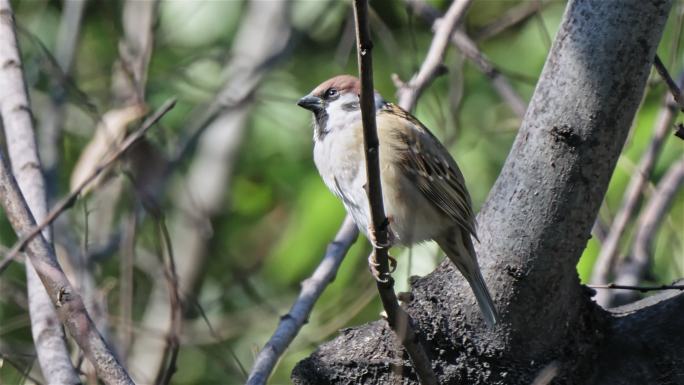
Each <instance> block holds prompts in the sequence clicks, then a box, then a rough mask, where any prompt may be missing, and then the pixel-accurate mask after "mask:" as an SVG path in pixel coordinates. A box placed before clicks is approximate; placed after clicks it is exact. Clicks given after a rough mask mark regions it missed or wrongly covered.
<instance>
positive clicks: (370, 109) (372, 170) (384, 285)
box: [354, 0, 469, 385]
mask: <svg viewBox="0 0 684 385" xmlns="http://www.w3.org/2000/svg"><path fill="white" fill-rule="evenodd" d="M457 3H459V4H460V5H461V8H459V9H456V10H454V9H453V8H454V7H453V6H452V8H451V9H450V10H449V12H448V16H447V19H448V20H450V22H451V23H453V25H452V26H451V27H447V28H448V29H447V28H445V30H443V31H441V32H440V34H439V39H441V40H442V41H441V42H439V43H437V45H440V46H441V48H440V49H436V50H435V52H437V51H441V53H440V54H434V53H433V55H435V56H437V55H439V57H438V58H437V57H434V60H433V64H426V65H424V67H425V68H428V69H427V70H426V71H425V72H423V71H421V73H422V75H421V73H419V75H417V76H416V77H415V78H414V79H423V77H424V76H427V74H428V73H429V72H432V71H434V69H435V68H437V66H438V65H439V62H440V61H441V56H442V55H443V52H444V46H446V44H447V43H448V40H447V39H448V37H449V35H451V32H452V31H453V28H454V26H455V24H456V20H457V19H459V18H460V15H462V14H463V12H464V10H465V8H466V6H467V4H468V3H469V1H461V2H457ZM457 8H458V7H457ZM354 18H355V19H356V41H357V47H356V48H357V60H358V63H359V77H360V79H361V117H362V121H363V142H364V147H365V156H366V175H367V178H368V181H367V183H366V187H367V188H366V192H367V194H368V201H369V205H370V209H371V213H370V214H371V215H370V219H371V229H370V233H371V234H372V236H373V237H374V238H375V239H374V241H375V244H374V245H373V247H374V250H373V252H374V253H375V260H376V262H377V263H378V272H379V276H380V277H383V278H384V277H387V279H386V280H385V281H382V280H378V281H377V287H378V292H379V294H380V299H381V301H382V305H383V307H384V308H385V312H386V314H387V321H388V323H389V325H390V327H391V328H392V330H393V331H394V332H395V333H396V335H397V337H398V338H399V340H400V341H401V343H402V344H403V345H404V347H405V348H406V351H407V352H408V355H409V357H410V358H411V361H412V363H413V368H414V370H415V371H416V374H417V375H418V378H419V380H420V382H421V383H422V384H424V385H432V384H434V385H436V384H437V377H436V376H435V373H434V372H433V371H432V365H431V364H430V359H429V358H428V356H427V354H426V353H425V351H424V350H423V347H422V346H421V344H420V341H419V339H418V336H417V335H416V334H415V332H414V331H413V329H412V325H411V319H410V317H409V315H408V314H407V313H406V312H405V311H404V310H403V309H402V308H401V307H400V306H399V304H398V300H397V296H396V294H395V293H394V281H393V280H392V278H391V276H390V274H389V261H388V249H387V248H386V247H378V246H377V245H384V244H387V243H388V240H389V236H388V221H387V217H386V216H385V209H384V205H383V201H382V186H381V184H380V159H379V151H378V145H379V140H378V133H377V128H376V122H375V96H374V95H375V93H374V90H373V62H372V55H371V51H372V48H373V43H372V41H371V37H370V30H369V27H368V2H367V0H355V1H354ZM445 24H448V22H446V21H445ZM436 40H437V38H436ZM433 45H435V44H434V43H433ZM428 56H430V54H428ZM426 61H428V60H426ZM424 64H425V63H424ZM430 67H432V69H429V68H430ZM419 81H420V83H421V84H422V85H421V87H423V86H424V84H425V81H424V80H419ZM416 84H418V83H416ZM418 94H419V92H418V93H416V94H415V95H416V96H417V95H418ZM413 98H414V99H413V100H414V101H413V102H412V103H411V104H413V103H415V97H413Z"/></svg>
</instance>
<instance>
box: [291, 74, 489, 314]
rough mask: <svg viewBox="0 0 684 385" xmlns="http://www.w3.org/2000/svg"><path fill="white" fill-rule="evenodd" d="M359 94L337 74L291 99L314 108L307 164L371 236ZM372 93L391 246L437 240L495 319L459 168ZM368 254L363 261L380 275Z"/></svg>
mask: <svg viewBox="0 0 684 385" xmlns="http://www.w3.org/2000/svg"><path fill="white" fill-rule="evenodd" d="M360 93H361V83H360V81H359V80H358V79H357V78H356V77H354V76H351V75H339V76H336V77H333V78H331V79H329V80H326V81H324V82H323V83H321V84H320V85H319V86H317V87H316V88H314V90H313V91H311V93H310V94H308V95H306V96H304V97H303V98H301V99H299V101H298V102H297V105H299V106H300V107H303V108H305V109H307V110H310V111H311V112H313V126H314V133H313V142H314V150H313V153H314V163H315V164H316V168H317V169H318V172H319V173H320V175H321V178H322V179H323V182H325V184H326V186H327V187H328V188H329V189H330V191H331V192H332V193H333V194H334V195H335V196H337V197H338V198H339V199H340V200H341V201H342V203H343V204H344V207H345V209H346V210H347V212H348V213H349V215H351V217H352V218H353V219H354V222H356V225H357V226H358V228H359V230H360V231H361V232H362V233H363V234H365V236H366V237H367V238H368V239H369V240H370V241H371V242H372V243H373V242H375V240H374V237H373V234H372V232H371V231H370V230H369V225H370V221H371V219H370V209H369V203H368V197H367V195H366V189H365V186H366V183H367V180H366V166H365V150H364V142H363V127H362V123H361V109H360ZM374 99H375V108H376V117H375V118H376V124H377V132H378V139H379V161H380V178H381V187H382V198H383V203H384V206H385V215H386V216H387V219H388V221H389V234H390V242H391V245H402V246H410V245H412V244H415V243H420V242H423V241H428V240H434V241H436V242H437V244H439V246H440V248H441V249H442V250H443V251H444V252H445V253H446V255H447V257H448V258H449V259H450V260H451V262H453V264H454V265H456V267H457V268H458V270H459V271H460V272H461V274H463V276H464V277H465V278H466V280H467V281H468V283H469V284H470V287H471V288H472V290H473V293H474V294H475V298H476V299H477V303H478V305H479V307H480V310H481V311H482V314H483V316H484V319H485V321H486V322H487V323H488V324H489V325H494V324H495V323H496V322H497V319H498V314H497V311H496V308H495V307H494V302H493V301H492V297H491V295H490V294H489V290H488V289H487V285H486V284H485V281H484V278H483V277H482V273H481V272H480V268H479V266H478V263H477V256H476V254H475V249H474V247H473V242H472V239H471V236H473V237H475V239H477V234H476V230H475V218H474V214H473V209H472V206H471V201H470V195H469V193H468V190H467V189H466V185H465V181H464V179H463V174H462V173H461V171H460V169H459V168H458V165H456V161H454V159H453V158H452V157H451V155H450V154H449V152H448V151H447V149H446V148H445V147H444V145H443V144H442V143H441V142H440V141H439V140H438V139H437V138H436V137H435V136H434V135H433V134H432V133H431V132H430V131H429V130H428V129H427V128H426V127H425V126H424V125H423V124H422V123H421V122H420V121H418V119H416V118H415V117H414V116H413V115H411V114H410V113H408V112H407V111H405V110H403V109H402V108H400V107H399V106H397V105H394V104H392V103H388V102H386V101H385V99H383V97H382V96H381V95H380V94H379V93H378V92H377V91H376V92H375V96H374ZM383 246H385V245H383ZM386 246H390V245H386ZM373 256H374V255H371V258H369V265H370V268H371V271H372V272H373V275H374V276H375V278H376V279H378V280H381V278H380V277H379V275H378V272H377V270H376V269H375V267H377V263H375V261H374V260H373Z"/></svg>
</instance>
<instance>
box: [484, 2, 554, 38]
mask: <svg viewBox="0 0 684 385" xmlns="http://www.w3.org/2000/svg"><path fill="white" fill-rule="evenodd" d="M548 3H549V2H546V1H525V2H522V3H521V4H520V5H518V6H515V7H513V8H511V9H509V10H508V11H506V12H505V13H504V14H503V15H501V17H499V18H498V19H496V20H494V21H493V22H491V23H490V24H488V25H485V26H484V27H482V28H480V29H479V30H477V31H475V33H473V39H475V40H476V41H481V40H487V39H490V38H492V37H494V36H496V35H498V34H500V33H501V32H503V31H505V30H507V29H509V28H511V27H514V26H516V25H518V24H520V23H522V22H524V21H525V20H527V19H529V18H530V17H532V16H534V15H535V14H536V13H537V12H539V11H541V9H542V8H543V7H544V6H546V5H547V4H548Z"/></svg>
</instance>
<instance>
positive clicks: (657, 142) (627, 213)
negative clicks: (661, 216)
mask: <svg viewBox="0 0 684 385" xmlns="http://www.w3.org/2000/svg"><path fill="white" fill-rule="evenodd" d="M681 82H684V76H682V77H681V79H680V83H681ZM675 87H677V86H676V85H675ZM673 100H674V99H673V95H672V94H670V95H667V96H666V97H665V99H664V100H663V107H662V109H661V110H660V113H659V115H658V119H657V120H656V124H655V126H654V127H653V135H652V137H651V141H650V142H649V144H648V147H647V148H646V150H645V151H644V154H643V155H642V156H641V159H640V160H639V165H638V166H637V170H636V171H635V172H634V174H633V175H632V178H631V179H630V181H629V185H628V186H627V189H626V190H625V194H624V197H623V200H622V203H621V205H620V208H619V209H618V211H617V213H616V214H615V217H614V219H613V223H612V225H611V226H610V229H609V231H608V234H607V235H606V237H605V239H604V241H603V242H602V244H601V251H600V253H599V255H598V258H597V259H596V262H595V264H594V270H593V272H592V276H591V282H592V283H594V284H604V283H606V282H609V281H610V280H611V278H610V274H611V273H612V272H613V268H614V267H615V259H616V257H617V255H618V251H619V247H620V240H621V238H622V235H623V233H624V231H625V229H626V228H627V225H628V223H629V221H630V219H631V218H632V217H633V216H634V214H635V211H636V209H637V206H638V204H639V202H640V199H641V194H642V192H643V189H644V187H645V186H646V184H647V183H648V181H649V179H650V177H651V173H652V172H653V169H654V167H655V164H656V162H657V160H658V157H659V156H660V152H661V150H662V148H663V145H664V144H665V140H666V138H667V135H668V132H670V130H671V127H672V123H673V121H674V119H675V117H676V115H677V107H676V105H675V104H674V103H673ZM613 294H614V293H613V292H599V293H598V295H597V296H596V302H598V303H599V304H601V305H603V306H610V304H611V301H612V298H613Z"/></svg>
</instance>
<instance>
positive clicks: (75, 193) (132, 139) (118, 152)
mask: <svg viewBox="0 0 684 385" xmlns="http://www.w3.org/2000/svg"><path fill="white" fill-rule="evenodd" d="M175 104H176V100H175V99H170V100H167V101H166V102H164V104H162V106H161V107H159V109H158V110H157V111H156V112H155V113H154V114H152V115H151V116H150V117H149V118H147V119H145V122H143V124H142V125H141V126H140V128H138V129H137V130H136V131H135V132H133V133H132V134H131V135H129V136H128V137H126V139H125V140H124V141H123V143H121V146H120V147H119V148H117V149H115V151H114V152H112V154H111V155H109V156H108V157H107V158H106V159H105V160H104V161H103V162H102V163H100V164H99V165H98V166H97V167H95V168H94V169H93V170H92V172H91V173H90V174H89V175H86V176H84V177H83V180H82V181H81V182H80V183H79V184H78V185H76V186H75V187H74V189H73V190H72V192H71V193H69V195H67V196H66V197H64V198H62V200H60V201H59V203H57V204H56V205H55V206H54V207H53V208H52V209H51V210H50V212H49V213H47V214H46V215H45V216H44V218H45V219H43V220H42V221H41V222H40V224H38V225H37V226H35V227H33V228H31V229H30V230H29V231H27V232H26V235H24V236H23V237H21V239H19V241H17V243H15V244H14V246H12V248H11V249H10V250H9V251H8V252H7V254H6V255H5V258H4V259H3V261H2V262H0V273H1V272H2V271H3V270H4V269H5V268H6V267H7V265H8V264H9V263H10V262H11V261H12V260H14V259H15V258H16V256H17V254H18V253H19V252H20V251H22V250H23V249H24V248H25V247H26V245H28V243H29V242H31V240H33V238H35V237H36V236H37V235H38V234H40V233H41V232H42V231H43V230H44V229H46V228H48V226H50V225H51V224H52V223H53V222H54V221H55V220H56V219H57V218H58V217H59V216H60V215H61V214H62V213H63V212H64V211H66V210H67V209H69V208H70V207H71V206H73V204H74V202H75V201H76V199H77V198H78V197H79V195H80V194H81V192H83V190H85V189H86V188H87V187H88V185H90V183H92V182H93V181H94V180H96V179H97V178H98V177H99V176H100V174H102V173H103V172H105V171H107V170H109V169H110V167H111V166H112V165H113V164H114V163H115V162H116V161H117V160H119V159H120V158H121V156H123V154H125V153H126V151H127V150H129V149H130V148H131V147H132V146H133V145H135V144H136V143H138V141H139V140H141V139H142V138H143V137H144V136H145V134H146V133H147V131H148V130H149V129H150V128H151V127H152V126H154V124H155V123H157V122H158V121H159V119H161V118H162V117H163V116H164V115H165V114H166V113H167V112H169V111H170V110H171V109H172V108H173V107H174V105H175Z"/></svg>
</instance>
